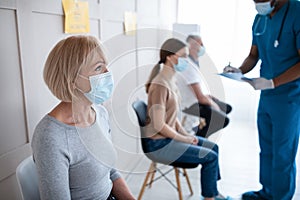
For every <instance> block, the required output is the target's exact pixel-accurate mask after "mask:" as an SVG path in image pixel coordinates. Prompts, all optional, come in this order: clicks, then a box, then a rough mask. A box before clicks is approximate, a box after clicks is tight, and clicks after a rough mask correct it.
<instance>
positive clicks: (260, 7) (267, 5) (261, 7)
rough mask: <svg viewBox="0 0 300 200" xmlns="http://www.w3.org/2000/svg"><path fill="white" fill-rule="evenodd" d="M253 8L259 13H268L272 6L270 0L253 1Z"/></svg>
mask: <svg viewBox="0 0 300 200" xmlns="http://www.w3.org/2000/svg"><path fill="white" fill-rule="evenodd" d="M255 9H256V10H257V13H258V14H260V15H268V14H270V13H271V12H272V10H273V9H274V6H271V1H268V2H261V3H255Z"/></svg>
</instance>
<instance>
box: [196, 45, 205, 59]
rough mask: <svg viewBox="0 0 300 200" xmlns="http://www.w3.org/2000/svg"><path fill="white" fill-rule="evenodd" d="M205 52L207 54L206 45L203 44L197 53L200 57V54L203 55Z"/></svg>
mask: <svg viewBox="0 0 300 200" xmlns="http://www.w3.org/2000/svg"><path fill="white" fill-rule="evenodd" d="M204 54H205V47H204V46H201V47H200V49H199V51H198V53H197V55H198V57H200V56H203V55H204Z"/></svg>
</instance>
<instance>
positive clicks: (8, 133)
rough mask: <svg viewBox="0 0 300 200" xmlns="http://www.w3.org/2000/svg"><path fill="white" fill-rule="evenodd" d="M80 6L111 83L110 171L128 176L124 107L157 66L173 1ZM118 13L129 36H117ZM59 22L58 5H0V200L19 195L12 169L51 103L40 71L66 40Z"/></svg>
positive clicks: (55, 0)
mask: <svg viewBox="0 0 300 200" xmlns="http://www.w3.org/2000/svg"><path fill="white" fill-rule="evenodd" d="M88 2H89V10H90V24H91V32H90V33H89V34H92V35H94V36H96V37H99V39H100V40H101V41H102V42H103V44H104V46H105V50H106V53H107V56H108V58H109V60H110V66H109V67H110V70H111V71H112V72H113V74H114V78H115V82H116V88H115V92H114V94H113V98H112V101H111V102H109V103H108V104H106V106H107V108H108V109H109V112H110V115H111V124H112V135H113V140H114V144H115V147H116V148H117V150H118V155H119V161H118V165H117V167H118V168H119V169H120V170H121V171H122V172H123V173H124V174H125V177H126V178H128V177H129V176H128V174H129V173H130V172H131V171H132V170H133V168H134V166H135V165H136V162H138V160H139V158H143V156H144V155H143V154H142V152H141V148H140V140H139V132H138V128H137V122H136V118H135V115H134V113H133V110H132V109H131V103H132V101H134V100H135V99H137V98H145V94H144V88H143V85H144V83H145V81H146V79H147V78H148V75H149V72H150V70H151V69H152V67H153V66H154V63H156V62H157V61H158V57H157V55H158V54H157V49H159V47H160V46H161V43H162V42H163V41H164V40H165V39H166V37H169V36H170V35H171V34H170V29H171V27H172V24H173V23H174V22H175V21H176V6H177V0H164V1H160V0H151V1H148V0H122V1H120V0H88ZM125 11H133V12H136V13H137V18H138V24H137V25H138V29H139V31H138V32H137V34H136V35H135V36H126V35H124V34H123V21H124V20H123V16H124V12H125ZM63 25H64V14H63V10H62V5H61V0H43V1H40V0H26V1H24V0H14V1H6V0H2V1H0V30H1V38H0V44H1V45H0V51H1V52H0V53H1V54H0V67H1V74H0V92H1V101H0V110H1V112H0V132H1V134H0V199H9V200H14V199H20V198H21V197H20V193H19V190H18V187H17V184H16V178H15V169H16V167H17V165H18V164H19V163H20V162H21V161H22V160H23V159H24V158H26V157H27V156H29V155H30V154H31V148H30V142H31V137H32V134H33V130H34V127H35V126H36V124H37V123H38V121H39V120H40V119H41V118H42V117H43V116H44V115H45V114H46V113H48V112H49V111H50V110H51V109H52V108H53V107H54V106H55V105H56V104H57V103H58V100H57V99H56V98H55V97H53V95H52V94H51V92H50V91H49V90H48V89H47V87H46V85H45V84H44V81H43V78H42V71H43V65H44V62H45V59H46V57H47V55H48V53H49V51H50V50H51V48H52V47H53V46H54V45H55V44H56V43H57V42H58V41H59V40H60V39H62V38H64V37H67V36H69V35H68V34H64V32H63V30H64V29H63ZM160 29H163V30H160ZM166 29H169V30H166Z"/></svg>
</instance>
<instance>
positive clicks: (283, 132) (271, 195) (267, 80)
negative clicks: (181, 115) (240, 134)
mask: <svg viewBox="0 0 300 200" xmlns="http://www.w3.org/2000/svg"><path fill="white" fill-rule="evenodd" d="M253 2H254V4H255V8H256V10H257V15H256V16H255V19H254V22H253V25H252V45H251V48H250V52H249V55H248V56H247V57H246V58H245V60H244V61H243V63H242V64H241V66H240V67H239V68H234V67H231V66H227V67H225V68H224V72H235V73H242V74H246V73H248V72H249V71H251V70H252V69H253V68H254V67H260V77H259V78H255V79H253V80H252V81H247V82H249V83H250V84H251V85H252V86H253V88H254V89H256V90H261V94H260V100H259V106H258V112H257V127H258V133H259V145H260V157H259V159H260V172H259V180H260V183H261V185H262V188H261V189H260V190H259V191H249V192H246V193H244V194H243V195H242V199H243V200H254V199H274V200H290V199H292V198H293V196H294V193H295V188H296V167H295V166H296V165H295V162H296V161H295V158H296V154H297V149H298V143H299V134H300V20H299V19H300V1H295V0H270V1H268V0H255V1H253ZM259 60H260V61H261V64H260V66H257V63H258V61H259ZM274 108H276V109H274Z"/></svg>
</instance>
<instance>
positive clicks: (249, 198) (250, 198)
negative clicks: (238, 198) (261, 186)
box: [242, 191, 267, 200]
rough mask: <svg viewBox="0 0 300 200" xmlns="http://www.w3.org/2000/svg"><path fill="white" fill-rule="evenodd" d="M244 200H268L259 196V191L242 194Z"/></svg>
mask: <svg viewBox="0 0 300 200" xmlns="http://www.w3.org/2000/svg"><path fill="white" fill-rule="evenodd" d="M242 200H267V199H266V198H264V197H262V196H261V194H259V191H250V192H245V193H244V194H242Z"/></svg>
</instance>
